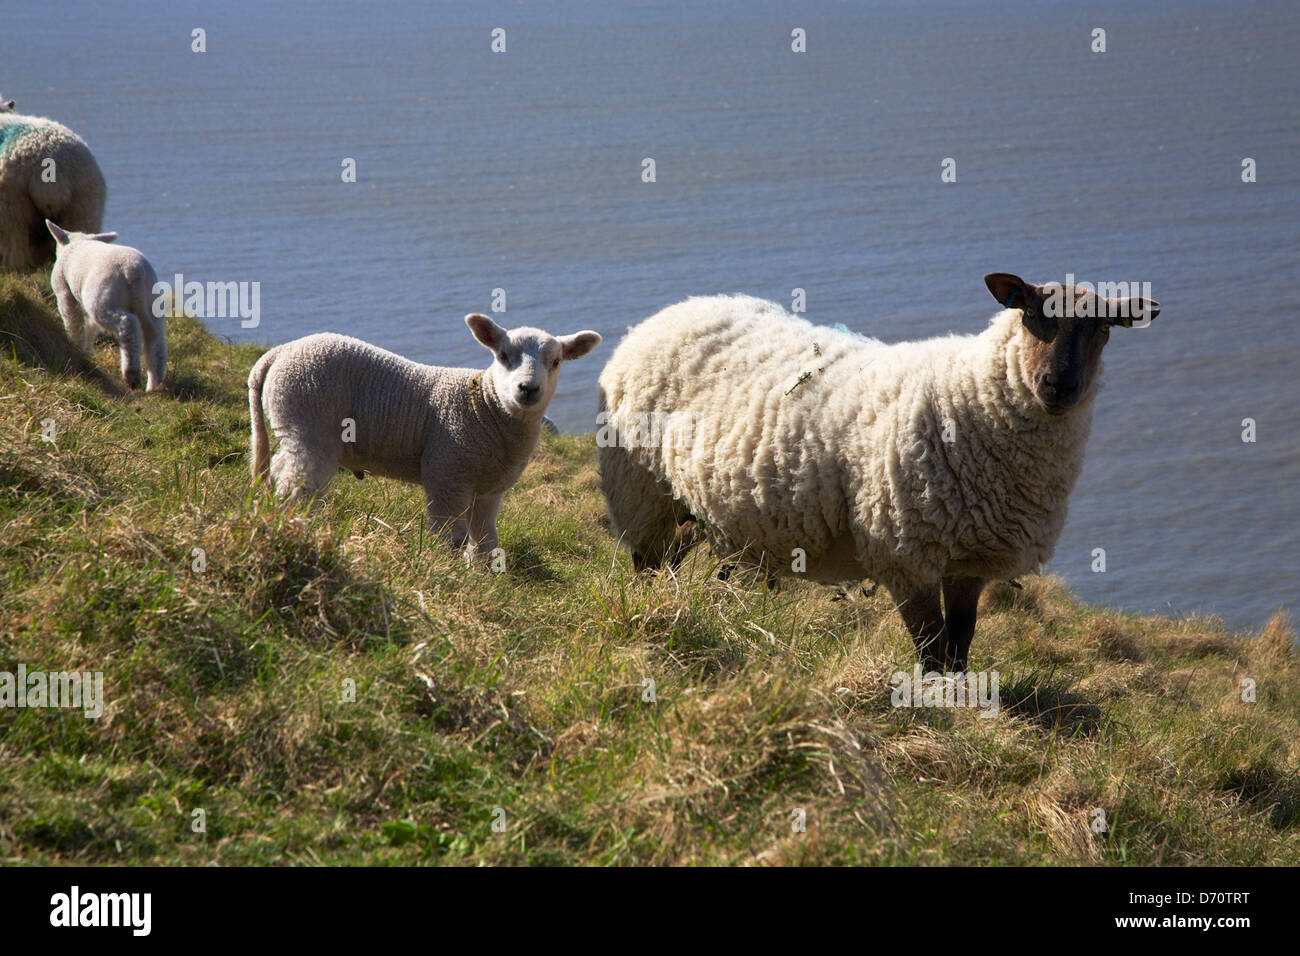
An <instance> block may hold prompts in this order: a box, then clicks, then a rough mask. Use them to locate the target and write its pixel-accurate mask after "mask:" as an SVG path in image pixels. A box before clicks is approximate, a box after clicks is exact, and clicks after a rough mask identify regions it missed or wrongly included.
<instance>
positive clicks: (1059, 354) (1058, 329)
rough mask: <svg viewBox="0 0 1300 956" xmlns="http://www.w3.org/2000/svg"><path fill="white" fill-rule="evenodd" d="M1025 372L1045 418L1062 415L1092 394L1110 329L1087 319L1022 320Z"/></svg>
mask: <svg viewBox="0 0 1300 956" xmlns="http://www.w3.org/2000/svg"><path fill="white" fill-rule="evenodd" d="M1024 324H1025V330H1026V331H1027V332H1028V333H1029V336H1028V340H1029V343H1030V345H1029V349H1028V352H1029V356H1030V361H1029V362H1028V363H1027V364H1028V369H1027V370H1028V371H1029V374H1030V383H1031V385H1032V387H1033V390H1034V397H1035V398H1037V399H1038V402H1039V404H1040V405H1042V406H1043V410H1044V411H1046V412H1047V413H1048V414H1049V415H1064V414H1065V413H1066V412H1068V411H1070V409H1072V408H1074V407H1075V406H1076V405H1078V404H1079V403H1080V402H1082V401H1083V400H1084V399H1085V398H1086V397H1087V396H1088V395H1089V394H1090V393H1091V391H1092V388H1093V384H1094V383H1095V382H1096V380H1097V377H1098V373H1099V372H1100V370H1101V351H1102V349H1103V348H1105V346H1106V342H1107V340H1108V339H1109V338H1110V328H1109V326H1107V325H1106V324H1105V323H1103V322H1101V321H1099V320H1097V319H1091V318H1077V317H1076V318H1065V317H1059V318H1058V317H1055V316H1051V315H1038V316H1036V317H1034V318H1032V319H1031V318H1028V317H1026V318H1025V320H1024Z"/></svg>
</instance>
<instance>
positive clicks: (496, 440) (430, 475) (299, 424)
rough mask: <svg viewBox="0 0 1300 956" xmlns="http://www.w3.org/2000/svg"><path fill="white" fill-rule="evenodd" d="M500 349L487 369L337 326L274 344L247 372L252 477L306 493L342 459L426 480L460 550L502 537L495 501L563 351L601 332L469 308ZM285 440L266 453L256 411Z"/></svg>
mask: <svg viewBox="0 0 1300 956" xmlns="http://www.w3.org/2000/svg"><path fill="white" fill-rule="evenodd" d="M465 324H466V325H468V326H469V328H470V331H471V332H472V333H473V335H474V338H475V339H477V340H478V342H479V343H480V344H481V345H482V346H483V347H484V348H486V349H488V350H489V351H491V352H492V353H493V355H494V356H495V358H494V360H493V362H492V364H491V365H490V366H489V367H488V368H487V369H486V370H476V369H467V368H466V369H462V368H442V367H439V366H434V365H420V364H417V363H415V362H412V361H409V360H408V359H405V358H402V357H401V356H400V355H395V354H393V353H392V352H388V351H385V350H384V349H381V348H377V347H376V346H373V345H369V344H367V343H365V342H362V341H360V340H358V339H354V338H349V337H347V336H343V335H335V334H332V333H322V334H318V335H309V336H307V337H306V338H301V339H296V340H294V341H292V342H288V343H286V344H284V345H279V346H276V347H274V348H272V349H271V350H270V351H268V352H267V353H266V354H265V355H263V356H262V357H261V358H260V359H259V360H258V361H257V363H256V364H255V365H254V366H253V369H252V371H251V372H250V373H249V376H248V408H249V414H250V417H251V419H252V442H251V444H252V456H251V465H252V471H253V477H254V480H255V481H259V480H261V479H262V478H264V477H265V476H266V475H267V474H268V473H269V475H270V477H271V480H272V482H273V485H274V490H275V493H276V496H277V497H279V498H281V499H287V500H289V501H291V502H292V501H298V500H311V501H312V502H313V503H314V502H315V500H316V499H317V498H318V497H319V496H320V495H321V493H322V492H323V491H324V490H325V487H326V486H327V485H328V484H329V482H330V480H331V478H333V476H334V474H335V472H336V471H338V470H339V468H340V467H342V468H345V469H347V470H349V471H352V472H353V473H354V474H356V475H357V476H358V477H360V476H361V475H362V474H364V473H365V472H367V471H370V472H374V473H375V474H378V475H382V476H386V477H389V478H397V479H399V480H401V481H409V482H418V483H419V484H421V485H422V486H423V487H424V494H425V500H426V505H427V512H428V518H429V524H430V526H431V527H433V528H435V529H438V530H439V532H440V533H441V534H442V535H443V536H444V538H445V539H446V540H448V541H449V542H450V543H451V545H452V546H453V547H455V548H462V547H463V548H465V554H466V558H467V560H471V561H472V560H474V559H475V558H476V557H477V558H486V557H488V556H490V555H491V553H492V552H493V551H494V550H496V548H497V528H496V518H497V511H498V510H499V509H500V507H501V499H502V496H503V495H505V493H506V492H507V491H508V490H510V488H511V487H513V485H514V483H515V482H516V481H517V480H518V478H519V476H520V475H521V474H522V473H523V470H524V466H525V465H527V464H528V460H529V458H531V457H532V454H533V449H534V448H535V447H536V445H537V439H538V435H539V434H540V432H541V428H542V413H543V412H544V411H545V410H546V406H547V404H548V403H549V402H550V400H551V396H552V395H553V394H554V393H555V385H556V381H557V380H558V377H559V368H560V362H561V361H568V360H572V359H576V358H581V357H582V356H583V355H586V354H587V353H588V352H590V351H591V350H592V349H593V348H595V347H596V346H597V345H599V344H600V336H599V335H597V334H596V333H595V332H591V331H585V332H576V333H574V334H572V335H563V336H559V337H554V336H551V335H548V334H547V333H546V332H543V331H542V330H540V329H534V328H527V327H525V328H518V329H514V330H513V331H510V332H507V331H506V330H505V329H503V328H501V326H499V325H497V324H496V323H495V322H493V321H492V320H491V319H490V318H488V317H487V316H485V315H479V314H477V313H474V314H472V315H467V316H466V317H465ZM263 413H265V416H266V420H267V421H269V423H270V427H271V431H273V432H274V433H275V435H276V437H277V438H279V440H280V447H279V450H278V451H277V452H276V454H275V458H274V459H269V461H268V456H269V454H270V448H269V439H268V437H267V430H266V427H265V424H264V423H263V420H262V416H263Z"/></svg>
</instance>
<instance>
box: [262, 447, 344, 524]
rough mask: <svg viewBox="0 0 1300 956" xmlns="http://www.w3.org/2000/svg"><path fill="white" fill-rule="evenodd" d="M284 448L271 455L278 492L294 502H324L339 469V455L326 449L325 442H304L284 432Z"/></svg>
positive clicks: (314, 503) (277, 493)
mask: <svg viewBox="0 0 1300 956" xmlns="http://www.w3.org/2000/svg"><path fill="white" fill-rule="evenodd" d="M279 438H280V448H279V450H277V451H276V453H275V454H274V455H273V456H272V457H271V482H272V483H273V484H274V486H275V495H276V497H277V498H280V499H281V500H284V499H288V500H289V502H290V503H297V502H301V501H310V502H312V505H313V507H314V506H316V505H317V504H319V503H320V499H321V497H322V496H323V495H324V493H325V489H326V488H327V487H328V486H329V483H330V481H331V480H332V479H333V478H334V473H335V472H336V471H337V470H338V467H339V463H338V456H337V454H333V455H332V454H330V453H329V452H326V451H322V450H321V449H322V448H325V447H329V446H328V445H327V444H326V443H324V442H321V441H315V442H312V441H302V440H300V439H299V438H297V437H295V436H292V435H281V436H279Z"/></svg>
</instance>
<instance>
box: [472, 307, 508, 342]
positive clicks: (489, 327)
mask: <svg viewBox="0 0 1300 956" xmlns="http://www.w3.org/2000/svg"><path fill="white" fill-rule="evenodd" d="M465 324H466V325H468V326H469V330H470V331H471V332H473V333H474V338H476V339H478V341H479V344H480V345H482V346H483V347H484V348H485V349H491V350H492V351H493V352H499V351H500V350H501V346H503V345H505V344H506V338H507V336H508V333H507V332H506V330H505V329H503V328H501V326H499V325H497V324H496V323H495V322H493V321H492V320H491V319H489V318H488V317H487V316H486V315H480V314H479V313H477V312H471V313H470V314H469V315H467V316H465Z"/></svg>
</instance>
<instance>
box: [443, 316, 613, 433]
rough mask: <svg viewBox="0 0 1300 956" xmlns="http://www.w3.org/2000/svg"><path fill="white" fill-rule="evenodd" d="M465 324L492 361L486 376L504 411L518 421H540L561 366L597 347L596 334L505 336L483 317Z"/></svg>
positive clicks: (536, 332)
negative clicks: (489, 352) (487, 351)
mask: <svg viewBox="0 0 1300 956" xmlns="http://www.w3.org/2000/svg"><path fill="white" fill-rule="evenodd" d="M465 324H466V325H468V326H469V328H470V331H471V332H473V333H474V338H476V339H478V341H479V344H481V345H482V346H483V347H484V348H486V349H488V350H489V351H491V352H492V354H493V356H494V359H493V362H492V364H491V366H489V367H488V370H487V372H486V374H487V376H488V377H489V379H490V380H491V384H492V388H493V391H494V392H496V395H497V398H498V399H499V400H500V401H501V405H502V406H503V407H504V408H505V410H506V411H507V412H508V413H509V414H511V415H513V416H515V417H517V418H530V417H537V418H540V417H541V415H542V412H544V411H545V410H546V406H547V405H548V404H549V403H550V401H551V396H552V395H554V394H555V383H556V382H557V381H559V377H560V364H561V363H562V362H565V361H567V360H569V359H575V358H580V357H582V356H583V355H586V354H587V353H588V352H590V351H591V350H592V349H594V348H595V347H596V346H597V345H599V344H600V336H599V335H597V334H596V333H595V332H576V333H574V334H573V335H562V336H559V337H556V336H554V335H549V334H547V333H546V332H543V331H542V330H541V329H532V328H521V329H514V330H513V331H510V332H507V331H506V330H505V329H503V328H501V326H499V325H497V324H496V323H495V322H493V321H492V320H491V319H489V318H488V317H487V316H486V315H479V314H477V313H475V314H473V315H467V316H465Z"/></svg>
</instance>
